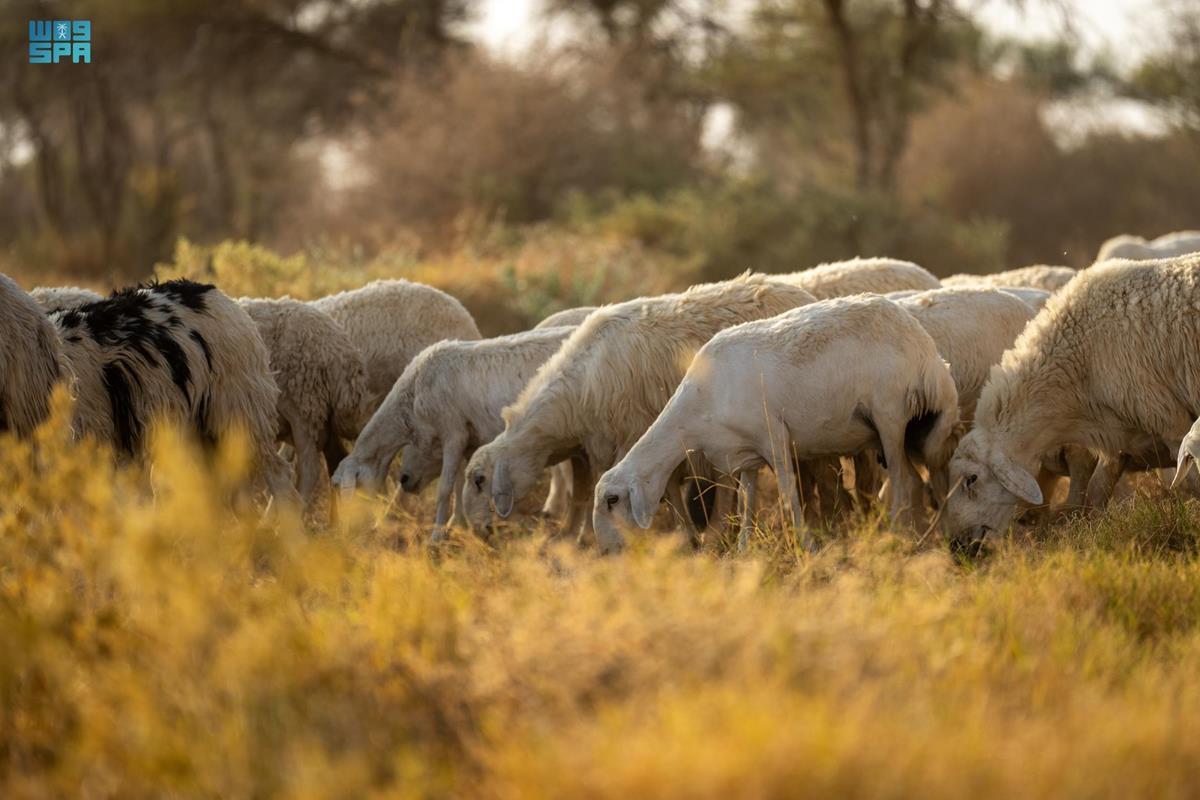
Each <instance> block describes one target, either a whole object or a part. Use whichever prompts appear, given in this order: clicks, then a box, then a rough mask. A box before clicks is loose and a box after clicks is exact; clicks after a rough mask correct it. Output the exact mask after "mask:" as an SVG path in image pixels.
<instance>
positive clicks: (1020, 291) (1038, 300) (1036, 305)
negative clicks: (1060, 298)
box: [996, 286, 1053, 314]
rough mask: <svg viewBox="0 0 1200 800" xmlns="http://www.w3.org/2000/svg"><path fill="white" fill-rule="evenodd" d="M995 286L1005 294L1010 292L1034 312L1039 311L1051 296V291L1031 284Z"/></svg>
mask: <svg viewBox="0 0 1200 800" xmlns="http://www.w3.org/2000/svg"><path fill="white" fill-rule="evenodd" d="M996 288H997V289H999V290H1000V291H1002V292H1004V293H1005V294H1011V295H1012V296H1013V297H1015V298H1017V299H1018V300H1020V301H1021V302H1022V303H1024V304H1025V305H1027V306H1029V307H1030V308H1031V309H1033V311H1034V313H1035V314H1036V313H1037V312H1038V311H1041V310H1042V308H1044V307H1045V305H1046V301H1047V300H1049V299H1050V298H1051V297H1052V296H1053V292H1048V291H1046V290H1045V289H1034V288H1033V287H1032V286H997V287H996Z"/></svg>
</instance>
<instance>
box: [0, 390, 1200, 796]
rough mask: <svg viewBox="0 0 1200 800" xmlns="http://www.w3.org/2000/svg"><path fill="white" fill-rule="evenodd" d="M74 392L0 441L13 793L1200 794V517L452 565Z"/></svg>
mask: <svg viewBox="0 0 1200 800" xmlns="http://www.w3.org/2000/svg"><path fill="white" fill-rule="evenodd" d="M65 411H66V408H65V405H64V404H63V403H62V402H61V399H60V402H59V404H58V406H57V409H56V414H55V419H54V420H53V421H52V422H51V423H50V424H49V425H47V426H46V427H44V428H43V429H42V430H40V431H39V432H38V435H37V438H36V440H35V441H33V442H18V441H14V440H13V439H11V438H7V437H5V438H3V440H0V476H3V477H0V496H3V497H4V498H5V500H4V503H3V504H2V505H0V565H2V566H0V648H2V649H0V652H3V653H4V658H2V659H0V794H2V795H3V796H5V797H15V798H23V797H51V796H62V795H85V796H104V797H129V796H162V795H173V796H212V795H222V796H242V797H244V796H265V795H293V796H299V795H303V796H328V795H338V796H363V795H368V794H375V795H403V796H411V797H425V796H429V797H433V796H439V797H441V796H448V795H451V796H460V797H517V796H520V797H538V796H557V797H561V796H587V797H628V796H631V795H635V796H662V797H719V796H728V795H730V794H736V795H738V796H740V797H764V798H766V797H782V796H790V795H792V794H794V793H796V792H797V791H803V792H804V793H806V794H809V793H811V794H814V795H838V796H847V795H852V796H857V797H899V796H918V795H919V796H923V797H961V796H963V795H964V794H966V793H970V794H972V796H979V797H1002V796H1003V797H1011V796H1039V797H1052V796H1080V795H1094V796H1147V795H1156V796H1161V795H1172V796H1188V795H1191V794H1194V793H1196V792H1197V791H1200V783H1198V781H1200V777H1198V775H1197V773H1196V771H1195V764H1196V763H1197V758H1200V745H1198V744H1197V743H1198V742H1200V737H1198V736H1197V734H1200V723H1198V720H1197V717H1196V715H1195V713H1194V709H1195V707H1196V704H1197V702H1198V701H1200V683H1198V682H1197V679H1196V675H1197V667H1198V666H1200V628H1198V626H1197V620H1200V588H1198V587H1200V558H1198V551H1197V548H1196V546H1195V545H1196V542H1197V541H1198V538H1200V537H1198V535H1197V531H1200V506H1197V505H1196V504H1195V503H1194V502H1184V501H1181V500H1179V499H1177V498H1174V497H1169V496H1163V495H1161V494H1150V495H1146V494H1142V495H1139V496H1138V497H1135V498H1134V499H1132V500H1131V501H1129V502H1125V503H1122V504H1119V505H1118V506H1117V507H1116V508H1115V509H1113V510H1112V511H1111V512H1110V513H1108V514H1106V515H1105V516H1104V517H1102V518H1101V519H1099V520H1094V521H1088V520H1078V521H1075V522H1073V523H1070V524H1068V525H1066V526H1062V527H1058V528H1054V529H1050V530H1048V531H1043V532H1041V533H1040V534H1038V535H1036V536H1034V537H1033V538H1031V539H1028V540H1025V539H1018V540H1015V541H1013V542H1011V543H1009V544H1008V545H1006V546H1004V547H1003V548H1001V550H1000V551H999V552H998V553H997V554H996V555H995V557H994V558H992V559H991V560H989V561H986V562H984V563H982V564H981V565H976V566H974V567H969V568H966V567H960V566H958V565H956V564H955V563H954V562H953V560H952V559H950V558H949V556H948V555H947V554H946V553H945V552H944V551H943V550H942V549H941V548H940V547H939V546H937V545H935V544H931V543H930V542H925V543H924V544H916V543H914V542H913V541H911V540H909V539H906V538H902V537H897V536H894V535H892V534H890V533H889V532H887V531H886V530H884V529H882V528H881V527H880V526H879V525H878V523H877V522H875V523H855V524H854V525H852V526H851V527H849V528H846V529H841V530H838V531H836V532H833V533H832V534H831V535H830V536H829V537H827V538H826V539H825V540H824V544H823V545H822V547H821V549H820V550H819V551H818V552H817V553H815V554H813V555H803V554H799V553H797V552H796V551H795V549H794V548H793V547H790V546H785V547H783V548H782V549H779V548H775V547H774V544H773V543H775V542H786V541H787V540H788V537H785V536H783V534H782V533H781V532H780V531H779V529H778V527H777V525H775V523H773V522H772V523H768V526H767V529H766V533H765V534H764V536H765V538H764V539H763V540H761V543H762V545H763V546H762V548H761V549H758V550H757V554H756V555H752V556H751V557H748V558H716V557H713V556H711V555H700V556H695V555H683V554H681V553H680V552H679V551H678V550H677V548H676V547H675V544H674V542H673V541H671V540H670V539H669V538H668V539H664V540H660V541H656V540H655V539H654V537H653V536H652V535H646V536H642V537H638V538H637V539H636V540H634V546H633V548H632V549H631V552H629V553H628V554H627V555H626V556H624V557H622V558H619V559H599V558H596V557H594V556H592V555H590V554H587V553H579V552H577V551H575V549H574V548H573V547H561V548H550V549H549V550H547V551H542V550H540V549H539V547H538V544H539V542H538V541H536V538H530V537H529V536H528V535H527V533H526V534H522V533H518V534H517V535H516V536H515V537H514V538H513V539H511V540H510V541H507V542H502V543H501V544H500V546H499V548H498V549H496V550H491V549H488V548H486V547H484V546H483V545H480V544H478V543H476V542H475V541H474V540H473V539H471V538H470V537H469V536H467V537H459V538H458V539H456V542H455V544H456V546H455V547H454V548H453V549H452V550H451V551H450V552H448V553H445V554H443V556H442V557H441V558H438V559H434V558H431V557H430V556H429V555H427V554H426V552H425V551H424V550H423V549H422V548H421V547H419V546H418V545H419V544H420V539H419V534H418V533H417V531H418V529H419V526H418V525H417V524H416V523H415V522H414V521H413V519H412V517H411V516H409V515H407V514H403V513H401V514H395V513H385V510H384V509H383V508H381V507H376V506H372V505H369V504H362V503H354V504H350V505H348V506H347V507H346V508H345V509H344V510H345V513H344V514H343V515H342V518H341V521H340V524H339V526H338V527H337V528H336V529H334V530H331V531H325V532H310V531H306V530H304V529H303V528H302V527H301V524H300V522H299V521H298V520H296V519H293V518H285V519H282V520H279V521H278V522H276V523H273V524H272V525H270V526H269V527H268V526H266V525H264V524H263V523H260V522H258V521H257V517H256V515H253V514H250V515H247V514H239V513H235V511H234V510H233V509H232V507H231V506H230V505H229V504H228V503H227V502H225V501H224V498H225V496H226V494H227V493H228V491H230V490H231V489H232V488H233V487H236V486H237V485H238V484H239V482H240V481H241V480H242V479H243V478H244V475H245V471H244V466H245V460H244V458H243V457H242V456H243V455H244V453H242V452H240V450H239V448H238V446H237V444H236V443H229V444H227V445H226V446H225V447H223V448H222V449H221V450H220V451H219V453H218V454H217V455H216V456H213V457H205V456H203V455H201V454H200V453H198V452H196V451H194V450H193V449H192V448H191V447H190V446H189V445H188V444H186V443H185V442H184V440H182V439H180V438H179V437H178V436H175V435H173V434H172V433H171V432H170V431H160V432H158V434H157V435H156V436H155V440H154V441H155V444H154V446H153V448H152V452H153V460H154V473H153V481H152V482H151V480H150V478H149V476H148V474H147V473H145V472H143V471H141V470H134V469H130V468H122V469H115V468H112V467H105V466H99V465H103V464H108V463H111V462H110V460H109V459H110V457H111V454H110V453H108V452H107V451H106V450H105V449H104V448H101V447H99V446H97V445H94V444H89V443H83V444H70V443H69V441H68V437H67V435H66V430H65V424H64V423H65V418H66V415H65ZM151 483H152V484H153V489H154V491H153V492H152V491H151V488H150V487H151ZM427 510H428V509H422V513H424V512H425V511H427ZM535 533H536V531H535ZM397 541H401V542H408V545H407V546H406V547H405V546H402V547H399V548H397V547H396V546H395V543H396V542H397ZM773 553H782V554H783V555H773Z"/></svg>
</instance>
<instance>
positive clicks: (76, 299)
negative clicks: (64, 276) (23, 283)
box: [29, 286, 104, 314]
mask: <svg viewBox="0 0 1200 800" xmlns="http://www.w3.org/2000/svg"><path fill="white" fill-rule="evenodd" d="M29 294H30V296H31V297H33V299H34V300H36V301H37V302H38V305H40V306H41V307H42V308H43V309H44V310H45V311H46V313H47V314H49V313H50V312H52V311H63V310H65V309H68V308H76V307H77V306H82V305H85V304H87V303H94V302H96V301H97V300H103V299H104V295H102V294H100V293H99V292H93V291H92V290H91V289H84V288H81V287H79V286H39V287H37V288H36V289H34V290H33V291H31V292H30V293H29Z"/></svg>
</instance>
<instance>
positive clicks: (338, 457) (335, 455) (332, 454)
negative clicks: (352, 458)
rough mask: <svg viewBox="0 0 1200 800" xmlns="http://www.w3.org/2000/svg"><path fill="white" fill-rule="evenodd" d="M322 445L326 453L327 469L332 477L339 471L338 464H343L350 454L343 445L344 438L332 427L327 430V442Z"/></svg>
mask: <svg viewBox="0 0 1200 800" xmlns="http://www.w3.org/2000/svg"><path fill="white" fill-rule="evenodd" d="M322 444H323V448H322V449H323V450H324V452H325V468H326V469H327V470H329V474H330V475H332V474H333V473H334V472H336V471H337V468H338V464H341V463H342V460H343V459H344V458H345V457H346V456H348V455H349V453H347V452H346V446H345V445H344V444H342V437H340V436H338V433H337V431H336V430H335V429H334V426H332V425H329V426H327V428H326V430H325V441H324V442H323V443H322Z"/></svg>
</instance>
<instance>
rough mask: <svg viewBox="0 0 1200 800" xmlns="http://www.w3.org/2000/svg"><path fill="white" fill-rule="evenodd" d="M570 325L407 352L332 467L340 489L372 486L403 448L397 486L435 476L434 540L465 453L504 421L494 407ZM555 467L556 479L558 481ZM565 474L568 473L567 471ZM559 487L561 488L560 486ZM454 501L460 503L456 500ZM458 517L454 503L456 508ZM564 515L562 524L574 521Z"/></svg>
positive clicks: (419, 484) (413, 485)
mask: <svg viewBox="0 0 1200 800" xmlns="http://www.w3.org/2000/svg"><path fill="white" fill-rule="evenodd" d="M572 330H574V329H573V328H572V327H570V326H564V327H557V328H541V329H534V330H532V331H526V332H524V333H516V334H513V335H511V336H499V337H496V338H494V339H481V340H479V341H475V342H439V343H438V344H435V345H431V346H430V347H427V348H425V349H424V350H423V351H421V353H420V354H419V355H418V356H417V357H416V358H415V359H413V361H412V363H411V364H409V365H408V368H407V369H405V370H404V374H403V375H401V376H400V380H398V381H396V385H395V386H394V387H392V391H391V392H390V393H389V394H388V397H387V399H386V400H385V401H384V403H383V405H382V406H380V408H379V411H377V412H376V413H375V415H374V416H373V417H372V418H371V421H370V422H369V423H367V426H366V428H364V429H363V432H362V435H361V436H359V437H358V441H357V442H356V443H355V445H354V450H353V452H351V453H350V455H349V456H347V457H346V460H345V461H343V462H342V464H341V466H339V467H338V469H337V472H336V474H335V475H334V479H333V480H334V483H335V484H337V485H338V486H340V487H341V488H342V489H344V490H349V489H354V488H355V487H356V486H358V485H364V486H368V487H379V486H381V485H382V484H383V481H384V478H385V477H386V476H387V471H388V466H389V465H390V464H391V463H392V460H393V459H394V458H395V457H396V453H398V452H400V450H401V449H402V448H403V450H404V456H403V459H402V462H401V474H400V487H401V488H402V489H404V490H405V491H407V492H419V491H420V490H421V489H422V488H424V486H425V484H426V483H427V482H429V481H431V480H433V479H434V478H440V480H439V483H438V499H437V515H436V519H435V522H434V525H435V527H434V540H435V541H437V540H440V539H441V538H442V537H443V536H444V533H445V528H446V524H447V523H448V522H449V520H450V506H451V499H452V495H453V493H454V492H455V487H456V486H461V485H462V467H463V464H464V459H465V458H466V457H468V456H469V455H470V453H471V452H472V451H474V449H475V448H477V447H479V446H480V445H483V444H487V443H488V442H490V441H491V440H492V439H494V438H496V436H497V435H499V433H500V431H501V430H503V428H504V420H503V419H502V418H501V416H500V413H501V411H502V410H503V409H504V408H505V406H507V405H509V404H510V403H512V402H513V400H515V399H516V398H517V395H518V394H520V392H521V390H522V389H523V388H525V385H526V384H527V383H528V382H529V380H530V379H531V378H532V377H533V376H534V374H535V373H536V372H537V370H538V368H539V367H540V366H541V365H542V364H543V363H545V361H546V360H547V359H549V358H550V357H551V356H552V355H554V354H555V353H556V352H557V351H558V348H559V347H560V346H561V345H562V343H563V342H564V341H565V340H566V338H567V337H568V336H570V334H571V331H572ZM561 479H562V476H561V473H557V474H556V480H560V481H561ZM568 479H569V476H568ZM560 491H561V489H560ZM460 509H461V504H460ZM455 516H456V517H457V518H459V519H463V517H462V514H461V510H460V511H459V512H457V513H456V515H455ZM577 524H578V520H574V523H573V524H572V523H571V522H569V523H568V526H569V527H568V528H567V529H573V527H574V526H577Z"/></svg>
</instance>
